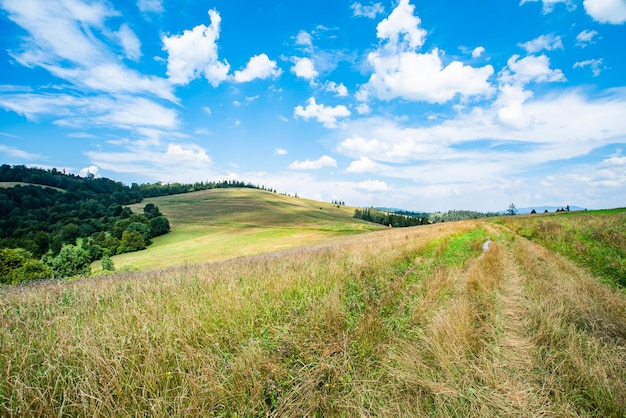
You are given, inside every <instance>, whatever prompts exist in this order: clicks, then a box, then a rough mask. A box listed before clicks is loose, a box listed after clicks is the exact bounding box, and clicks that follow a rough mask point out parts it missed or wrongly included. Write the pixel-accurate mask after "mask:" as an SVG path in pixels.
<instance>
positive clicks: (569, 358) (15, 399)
mask: <svg viewBox="0 0 626 418" xmlns="http://www.w3.org/2000/svg"><path fill="white" fill-rule="evenodd" d="M488 235H489V236H490V237H491V238H492V239H493V243H492V245H491V246H490V248H489V250H488V251H486V252H483V250H482V243H483V242H484V240H485V239H486V238H487V236H488ZM537 260H543V261H537ZM538 268H539V269H540V270H537V269H538ZM544 278H545V279H544ZM560 289H564V291H563V292H562V291H560ZM0 291H2V292H3V293H2V296H1V297H0V318H1V320H2V328H1V329H0V341H1V347H0V370H2V373H3V377H4V379H3V380H2V381H0V411H1V412H0V414H2V415H5V416H22V415H29V416H58V415H69V416H83V415H89V416H136V415H152V416H223V417H232V416H277V417H278V416H281V417H282V416H325V417H326V416H328V417H333V416H338V417H339V416H341V417H343V416H355V417H356V416H434V417H447V416H544V415H545V416H576V415H593V414H594V413H596V414H598V415H603V416H611V415H620V412H621V414H622V415H623V412H624V411H626V409H625V408H626V406H625V405H624V399H626V387H624V384H623V382H625V381H626V375H625V370H626V368H625V365H624V359H623V352H624V351H623V350H624V349H625V348H626V334H624V333H623V330H626V299H625V298H624V296H623V295H621V294H619V293H615V292H614V291H612V290H610V289H609V288H606V287H602V286H600V285H598V284H597V283H596V282H595V281H594V280H593V278H589V277H588V276H585V275H584V274H582V273H581V272H580V271H579V270H577V269H576V268H575V267H573V266H572V265H571V264H567V263H566V262H564V261H563V259H561V258H558V257H556V256H554V254H552V253H550V252H549V251H547V250H545V249H543V248H542V247H539V246H533V245H532V244H531V243H529V242H528V241H527V240H522V239H521V238H518V237H516V236H515V235H513V234H510V233H506V232H502V231H501V230H499V229H497V228H496V226H494V225H490V224H488V223H479V222H477V221H472V222H461V223H446V224H438V225H431V226H423V227H415V228H407V229H388V230H384V231H379V232H373V233H368V234H363V235H359V236H358V237H342V238H336V239H333V240H330V241H327V242H325V243H324V244H317V245H314V246H308V247H299V248H296V249H291V250H287V251H283V252H281V253H276V254H269V255H263V256H256V257H250V258H241V259H237V260H229V261H223V262H219V263H212V264H204V265H194V266H191V265H188V266H184V267H180V268H175V269H168V270H154V271H151V272H147V273H134V274H124V275H122V274H118V275H112V276H107V277H102V278H95V279H85V280H77V281H73V282H60V283H49V284H36V285H31V286H29V287H23V288H21V287H15V288H1V289H0ZM564 295H566V297H565V296H564ZM570 349H572V350H571V351H570ZM562 365H567V367H563V366H562Z"/></svg>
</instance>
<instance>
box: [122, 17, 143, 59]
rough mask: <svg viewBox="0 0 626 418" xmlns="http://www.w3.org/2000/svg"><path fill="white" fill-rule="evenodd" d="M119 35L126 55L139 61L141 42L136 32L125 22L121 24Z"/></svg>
mask: <svg viewBox="0 0 626 418" xmlns="http://www.w3.org/2000/svg"><path fill="white" fill-rule="evenodd" d="M117 36H118V37H119V40H120V43H121V44H122V47H123V48H124V53H125V54H126V57H127V58H128V59H131V60H133V61H138V60H139V58H141V42H140V41H139V38H137V35H135V32H133V31H132V29H131V28H130V27H129V26H128V25H127V24H123V25H122V26H120V30H119V31H118V32H117Z"/></svg>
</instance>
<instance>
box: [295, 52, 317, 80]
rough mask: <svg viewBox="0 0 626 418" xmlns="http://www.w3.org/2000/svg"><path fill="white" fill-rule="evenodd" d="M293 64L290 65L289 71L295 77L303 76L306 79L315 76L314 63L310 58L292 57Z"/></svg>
mask: <svg viewBox="0 0 626 418" xmlns="http://www.w3.org/2000/svg"><path fill="white" fill-rule="evenodd" d="M294 61H295V64H294V66H293V67H291V72H292V73H294V74H295V75H296V76H297V77H300V78H304V79H306V80H313V79H315V77H317V75H318V72H317V71H316V70H315V65H314V64H313V61H311V59H310V58H306V57H304V58H298V57H295V58H294Z"/></svg>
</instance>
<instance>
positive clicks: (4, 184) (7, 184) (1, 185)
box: [0, 181, 65, 193]
mask: <svg viewBox="0 0 626 418" xmlns="http://www.w3.org/2000/svg"><path fill="white" fill-rule="evenodd" d="M15 186H37V187H43V188H48V189H54V190H57V191H59V192H63V193H65V190H63V189H59V188H58V187H53V186H46V185H43V184H33V183H22V182H19V181H0V189H10V188H12V187H15Z"/></svg>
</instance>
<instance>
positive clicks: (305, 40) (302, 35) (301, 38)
mask: <svg viewBox="0 0 626 418" xmlns="http://www.w3.org/2000/svg"><path fill="white" fill-rule="evenodd" d="M296 45H302V46H306V47H313V37H312V36H311V34H310V33H308V32H307V31H304V30H301V31H300V32H298V35H297V36H296Z"/></svg>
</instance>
